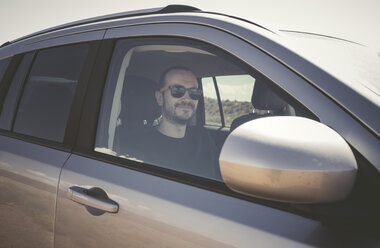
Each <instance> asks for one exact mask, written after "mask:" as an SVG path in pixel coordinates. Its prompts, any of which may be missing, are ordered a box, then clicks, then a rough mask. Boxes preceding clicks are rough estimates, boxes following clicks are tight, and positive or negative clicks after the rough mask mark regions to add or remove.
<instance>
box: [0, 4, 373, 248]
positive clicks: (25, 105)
mask: <svg viewBox="0 0 380 248" xmlns="http://www.w3.org/2000/svg"><path fill="white" fill-rule="evenodd" d="M379 68H380V58H379V57H378V55H377V54H376V53H371V51H370V50H369V49H368V48H366V47H364V46H362V45H360V44H357V43H355V42H351V41H347V40H342V39H339V38H334V37H327V36H323V35H318V34H310V33H303V32H295V31H277V30H270V29H268V28H265V27H263V26H260V25H257V24H255V23H252V22H251V21H249V20H244V19H241V18H238V17H232V16H228V15H225V14H218V13H211V12H205V11H201V10H199V9H197V8H194V7H189V6H177V5H170V6H167V7H164V8H156V9H148V10H141V11H132V12H125V13H118V14H114V15H108V16H102V17H98V18H92V19H87V20H82V21H78V22H74V23H69V24H65V25H62V26H58V27H54V28H51V29H47V30H42V31H40V32H37V33H34V34H31V35H28V36H25V37H22V38H20V39H17V40H15V41H11V42H8V43H6V44H4V45H2V46H1V48H0V80H1V83H0V104H1V105H0V106H1V112H0V247H39V248H40V247H55V248H60V247H218V248H220V247H380V228H379V223H380V211H379V209H380V70H379Z"/></svg>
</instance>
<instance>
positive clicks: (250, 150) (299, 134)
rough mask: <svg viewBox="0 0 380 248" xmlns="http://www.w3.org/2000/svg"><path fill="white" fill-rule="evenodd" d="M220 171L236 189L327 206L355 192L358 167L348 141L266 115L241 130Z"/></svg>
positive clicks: (300, 121)
mask: <svg viewBox="0 0 380 248" xmlns="http://www.w3.org/2000/svg"><path fill="white" fill-rule="evenodd" d="M219 164H220V170H221V173H222V177H223V180H224V182H225V183H226V185H227V186H228V187H229V188H230V189H231V190H233V191H236V192H239V193H242V194H246V195H250V196H254V197H258V198H264V199H269V200H274V201H281V202H289V203H328V202H336V201H341V200H343V199H345V198H346V197H347V196H348V195H349V194H350V192H351V190H352V188H353V185H354V182H355V178H356V172H357V164H356V160H355V157H354V154H353V152H352V151H351V148H350V147H349V146H348V144H347V143H346V141H345V140H344V139H343V138H342V137H341V136H340V135H339V134H338V133H337V132H335V131H334V130H332V129H331V128H329V127H327V126H326V125H324V124H322V123H319V122H316V121H313V120H310V119H307V118H303V117H290V116H278V117H266V118H260V119H256V120H252V121H249V122H247V123H244V124H243V125H241V126H239V127H238V128H236V129H235V130H234V131H233V132H232V133H231V134H230V135H229V136H228V137H227V140H226V142H225V143H224V145H223V148H222V151H221V154H220V158H219Z"/></svg>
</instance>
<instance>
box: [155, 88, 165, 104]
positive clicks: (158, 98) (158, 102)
mask: <svg viewBox="0 0 380 248" xmlns="http://www.w3.org/2000/svg"><path fill="white" fill-rule="evenodd" d="M155 96H156V101H157V104H158V106H160V107H161V106H162V104H163V99H162V97H163V95H162V93H161V92H159V91H156V92H155Z"/></svg>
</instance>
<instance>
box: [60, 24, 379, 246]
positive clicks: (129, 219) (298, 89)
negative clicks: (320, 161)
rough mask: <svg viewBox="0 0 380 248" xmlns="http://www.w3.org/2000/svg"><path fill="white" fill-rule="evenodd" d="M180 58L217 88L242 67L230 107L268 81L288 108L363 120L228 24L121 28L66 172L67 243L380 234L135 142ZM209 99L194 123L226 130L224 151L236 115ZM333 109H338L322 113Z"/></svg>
mask: <svg viewBox="0 0 380 248" xmlns="http://www.w3.org/2000/svg"><path fill="white" fill-rule="evenodd" d="M189 37H190V38H189ZM174 65H180V66H186V67H190V68H192V69H193V70H194V71H195V72H196V74H197V76H198V79H199V80H198V81H199V85H201V86H202V87H203V90H204V92H207V97H209V98H212V97H211V95H212V93H210V92H211V91H212V90H211V91H209V90H210V89H211V88H208V89H207V87H215V85H217V82H216V83H214V82H213V83H208V82H207V81H208V80H209V79H208V78H213V77H217V76H236V75H237V76H239V77H238V78H236V77H232V81H231V80H229V81H228V83H226V84H225V85H227V86H230V88H229V91H230V92H225V93H226V94H227V93H229V95H228V97H226V100H225V101H224V104H225V105H226V106H227V105H228V104H227V102H231V101H232V102H234V103H236V105H237V106H239V109H242V108H244V107H243V106H245V105H246V104H247V103H246V102H247V98H246V96H245V92H243V93H242V89H246V88H244V87H246V85H248V86H249V87H250V88H249V90H253V89H254V87H256V86H255V84H259V83H258V82H260V83H261V82H262V83H264V84H265V85H268V87H269V88H270V89H271V90H273V92H274V93H275V94H277V95H278V96H279V98H281V99H282V102H283V104H284V106H285V107H286V109H287V111H286V112H285V113H282V114H283V115H301V116H306V117H308V118H313V119H315V120H317V121H319V120H320V118H322V119H324V120H325V121H326V122H329V118H325V117H326V116H329V115H330V114H331V113H334V114H336V115H337V116H339V118H341V121H347V122H349V123H352V120H351V119H350V118H351V117H350V116H348V115H347V114H346V113H345V112H344V111H341V109H340V108H339V107H337V106H336V105H335V104H334V103H333V102H331V101H330V100H329V99H328V98H327V97H326V96H325V95H323V94H321V93H320V92H319V91H318V90H316V89H315V88H314V87H312V86H311V85H309V84H307V83H306V82H305V81H304V80H303V79H302V78H300V77H298V76H297V75H296V74H295V73H294V72H293V71H291V70H289V69H288V68H286V67H285V66H284V65H282V64H281V63H279V62H278V61H276V60H274V59H273V58H272V57H270V56H268V55H267V54H265V53H262V52H261V51H260V50H259V49H257V48H255V47H253V46H252V45H250V44H248V43H247V42H245V41H244V40H242V39H239V38H237V37H235V36H232V35H230V34H228V33H226V32H223V31H221V30H219V29H214V28H211V27H207V26H202V25H193V24H184V23H162V24H144V25H141V26H140V25H132V26H128V27H121V28H114V29H110V30H108V31H107V34H106V36H105V40H104V41H103V44H102V49H101V51H100V53H99V56H98V59H97V62H96V64H95V67H94V70H93V71H94V74H93V75H92V78H91V80H90V81H91V87H90V88H91V91H89V92H88V94H87V96H86V99H85V103H84V111H83V114H82V117H81V124H80V128H79V133H78V139H77V142H76V147H75V149H74V151H73V155H72V156H70V158H69V159H68V161H67V162H66V163H65V166H64V168H63V171H62V174H61V178H60V183H59V189H58V202H57V213H56V228H55V246H56V247H125V246H128V247H252V246H260V247H278V246H285V247H308V246H337V245H344V246H345V247H346V246H353V247H354V246H357V245H359V244H366V245H374V244H376V242H378V240H376V239H374V238H373V237H372V238H368V237H366V236H362V235H355V236H352V235H349V236H348V237H347V236H344V235H342V233H341V232H340V233H339V229H338V230H337V229H329V228H328V227H326V226H325V225H324V224H322V222H321V219H319V217H315V216H313V213H314V212H313V211H311V210H310V209H311V208H309V206H304V205H297V204H296V205H292V204H286V203H278V202H273V201H268V200H261V199H258V198H254V197H248V196H244V195H241V194H238V193H235V192H233V191H231V190H230V189H228V188H227V187H226V185H225V184H224V183H223V181H222V179H221V178H218V177H213V176H209V175H208V174H206V173H203V172H202V171H196V170H194V171H192V170H191V169H190V170H186V169H183V167H181V166H179V167H178V168H173V167H172V166H169V165H168V164H167V163H165V162H155V161H151V160H149V159H147V158H145V157H144V156H145V154H148V152H149V151H141V153H140V154H137V153H136V154H135V153H133V152H132V150H133V149H132V148H133V146H134V144H136V143H137V142H138V139H134V138H133V137H134V135H135V134H138V133H139V132H144V130H146V129H147V128H148V129H149V128H154V127H155V125H157V123H159V121H160V120H159V118H160V114H157V112H156V110H155V109H154V108H157V106H155V107H153V106H154V104H155V99H154V95H155V91H156V90H157V89H155V88H154V86H153V88H152V87H151V86H152V85H154V83H155V82H156V83H157V81H159V78H160V75H161V74H162V72H163V70H164V69H165V68H166V69H167V67H169V66H174ZM215 65H216V66H215ZM247 77H251V78H249V79H250V80H248V82H246V80H245V79H246V78H247ZM242 78H243V79H242ZM236 80H237V81H236ZM239 80H240V81H239ZM241 80H242V81H241ZM152 81H153V83H152ZM136 82H137V83H136ZM234 82H235V83H234ZM136 84H137V85H138V86H133V85H136ZM141 85H144V86H141ZM210 85H211V86H210ZM235 85H236V86H235ZM279 85H281V87H279ZM139 86H141V87H139ZM284 86H285V87H284ZM284 88H285V90H284ZM215 90H217V88H216V87H215ZM234 90H236V91H234ZM243 91H244V90H243ZM131 92H132V93H131ZM241 94H243V95H244V96H240V95H241ZM216 95H218V93H216ZM205 96H206V95H205ZM225 96H226V95H225ZM152 97H153V99H152ZM132 98H133V101H130V99H132ZM214 99H217V100H216V101H219V102H221V101H222V100H221V99H220V97H217V98H214ZM316 99H322V101H321V102H319V100H318V101H317V100H316ZM227 100H228V101H227ZM205 101H206V100H205V99H203V100H200V101H199V103H198V104H199V106H198V109H197V113H196V114H195V116H194V119H193V120H192V122H191V124H190V122H189V123H188V125H194V126H198V127H200V128H202V127H203V128H206V129H207V128H209V130H208V131H209V132H211V133H212V135H211V136H214V137H219V135H220V138H219V139H214V142H215V145H216V147H217V149H216V155H218V152H220V151H218V147H219V148H220V147H221V146H222V145H223V141H224V139H225V136H226V132H228V126H229V125H230V124H231V121H229V122H228V123H229V124H228V125H223V126H221V127H220V128H219V127H216V128H210V127H207V126H212V125H209V124H210V122H207V121H205V119H207V120H208V121H209V120H210V119H213V118H214V117H215V118H218V117H216V115H217V114H218V113H221V112H220V111H218V110H217V111H216V114H215V111H212V109H210V108H211V107H210V106H212V104H210V101H209V102H208V103H206V104H205ZM317 102H318V103H317ZM146 103H149V104H148V105H149V106H151V108H149V107H146ZM219 105H220V104H219ZM248 105H249V104H248ZM205 108H206V109H205ZM232 109H233V108H232ZM326 109H329V113H328V114H325V115H323V112H324V111H326ZM264 110H265V109H264ZM311 110H312V111H311ZM239 111H240V112H239V113H240V114H246V113H248V112H250V110H249V109H248V110H244V109H243V110H239ZM268 111H269V110H268ZM268 111H267V113H269V112H268ZM205 112H207V114H206V113H205ZM212 113H214V114H212ZM210 114H211V115H212V116H211V117H212V118H210ZM240 114H239V115H240ZM207 115H208V116H207ZM213 115H214V116H213ZM319 115H321V116H319ZM211 123H212V122H211ZM223 123H225V121H223ZM353 125H354V124H353ZM226 126H227V127H226ZM338 126H339V125H338ZM226 130H227V131H226ZM126 143H128V146H127V148H124V145H125V144H126ZM131 147H132V148H131ZM129 149H131V150H129ZM210 151H211V150H210ZM164 160H165V158H163V161H164ZM190 160H191V159H190ZM185 162H187V161H184V163H185ZM204 166H211V165H208V164H205V165H204ZM332 230H335V231H332ZM363 242H364V243H363ZM377 244H378V243H377Z"/></svg>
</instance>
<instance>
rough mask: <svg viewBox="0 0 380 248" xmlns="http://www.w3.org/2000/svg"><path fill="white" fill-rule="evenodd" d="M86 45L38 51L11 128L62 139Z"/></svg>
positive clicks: (38, 135) (24, 132) (33, 134)
mask: <svg viewBox="0 0 380 248" xmlns="http://www.w3.org/2000/svg"><path fill="white" fill-rule="evenodd" d="M88 48H89V45H88V44H79V45H71V46H65V47H58V48H52V49H47V50H42V51H40V52H38V54H37V56H36V59H35V61H34V63H33V66H32V69H31V72H30V74H29V77H28V80H27V82H26V85H25V89H24V92H23V95H22V98H21V102H20V106H19V109H18V112H17V116H16V121H15V124H14V131H15V132H18V133H23V134H27V135H31V136H35V137H39V138H44V139H48V140H53V141H59V142H61V141H63V137H64V133H65V129H66V122H67V119H68V116H69V112H70V107H71V103H72V99H73V96H74V93H75V89H76V86H77V84H78V80H79V76H80V73H81V71H82V68H83V65H84V61H85V58H86V56H87V53H88Z"/></svg>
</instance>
